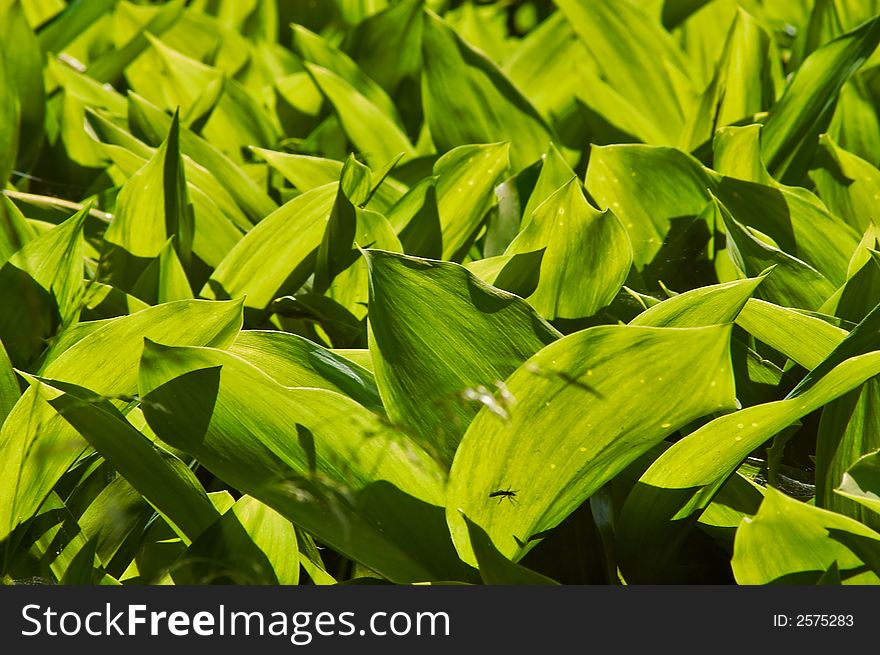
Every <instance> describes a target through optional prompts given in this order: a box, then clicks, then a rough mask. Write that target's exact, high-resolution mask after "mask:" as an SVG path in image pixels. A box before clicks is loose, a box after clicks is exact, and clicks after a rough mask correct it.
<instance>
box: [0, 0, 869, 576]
mask: <svg viewBox="0 0 880 655" xmlns="http://www.w3.org/2000/svg"><path fill="white" fill-rule="evenodd" d="M877 5H878V3H877V2H875V1H873V0H872V1H870V2H865V1H860V2H849V1H847V0H817V1H816V2H807V0H780V1H779V2H774V3H758V2H751V1H746V0H742V1H741V2H738V3H737V2H734V1H733V0H710V1H708V2H707V1H706V0H702V1H696V2H687V1H681V0H666V1H665V2H661V1H659V0H658V1H657V2H650V3H636V2H634V1H633V0H613V1H612V0H590V1H586V0H556V2H549V1H545V0H506V1H499V2H492V3H479V4H478V3H475V2H458V1H455V2H452V1H443V0H425V1H424V2H422V1H420V0H402V1H399V2H388V1H384V0H376V1H371V2H343V1H342V0H335V1H332V2H331V1H327V2H322V3H297V2H274V1H271V0H254V1H252V2H233V1H231V0H210V1H209V0H194V1H192V2H189V3H185V2H183V0H171V1H169V2H163V3H146V2H129V1H124V0H94V1H90V2H71V3H64V2H62V1H61V0H39V1H33V2H25V3H22V2H19V1H18V0H5V1H3V0H0V179H2V180H3V182H4V184H5V189H4V191H3V194H2V196H0V344H2V348H0V423H2V428H0V453H2V456H0V575H2V576H3V580H4V581H6V582H14V581H21V580H33V579H37V580H44V581H47V582H53V583H54V582H58V583H80V584H82V583H86V584H98V583H100V584H119V583H125V584H130V583H149V584H153V583H176V584H193V583H196V584H200V583H217V582H227V583H230V582H231V583H241V584H253V583H261V584H279V583H280V584H298V583H314V584H333V583H344V582H348V581H350V580H355V579H367V580H374V581H390V582H393V583H404V584H407V583H417V582H432V583H446V582H468V583H478V582H481V581H482V582H484V583H487V584H497V583H510V584H551V583H553V582H562V583H608V584H619V583H621V582H625V583H681V582H714V583H728V582H731V583H732V582H738V583H742V584H761V583H770V582H792V581H793V582H801V583H820V582H821V583H823V584H824V583H877V582H880V517H878V497H880V481H878V480H880V479H878V476H877V475H876V469H877V458H878V454H877V452H878V449H880V383H878V379H877V375H878V374H880V305H878V301H880V252H878V250H880V242H878V239H880V228H878V227H877V225H876V207H877V206H878V202H877V201H878V198H880V171H878V169H877V168H876V166H877V164H878V157H880V118H878V107H880V59H878V57H880V55H878V50H877V46H878V43H880V16H878V15H877V14H878V10H877V9H878V7H877Z"/></svg>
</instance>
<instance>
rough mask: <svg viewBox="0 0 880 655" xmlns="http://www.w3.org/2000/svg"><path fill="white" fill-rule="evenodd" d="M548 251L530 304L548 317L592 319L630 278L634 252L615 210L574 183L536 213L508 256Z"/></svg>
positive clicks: (571, 181) (576, 182) (549, 200)
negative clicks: (595, 202)
mask: <svg viewBox="0 0 880 655" xmlns="http://www.w3.org/2000/svg"><path fill="white" fill-rule="evenodd" d="M542 248H544V249H546V250H545V251H544V256H543V258H542V260H541V273H540V279H539V280H538V286H537V288H536V289H535V291H534V293H532V294H531V295H529V296H527V298H528V300H529V303H530V304H531V305H532V306H533V307H534V308H535V309H536V310H537V311H538V312H539V313H540V314H541V315H542V316H544V317H546V318H548V319H554V318H557V317H559V318H581V317H586V316H592V315H593V314H595V313H596V312H598V311H599V310H600V309H602V308H603V307H605V306H606V305H608V304H609V303H610V302H611V301H612V300H614V297H615V296H616V295H617V292H618V291H619V290H620V287H621V286H622V285H623V282H624V280H626V277H627V275H628V274H629V269H630V266H631V264H632V248H631V247H630V243H629V238H628V237H627V234H626V230H625V229H624V228H623V226H622V225H621V224H620V221H619V220H618V219H617V217H616V216H615V215H614V214H613V213H612V212H611V211H610V210H607V209H606V210H605V211H604V212H599V211H597V210H595V209H593V207H591V206H590V204H589V203H588V202H587V199H586V198H584V194H583V192H582V191H581V184H580V181H579V180H578V179H577V178H572V179H571V180H570V181H568V183H567V184H565V185H564V186H563V187H562V188H560V189H559V190H558V191H556V193H554V194H553V195H552V196H550V197H549V198H548V199H547V200H545V201H544V202H543V203H542V204H541V205H539V206H538V207H537V209H535V211H534V212H533V213H532V215H531V218H530V220H529V222H528V224H527V225H526V226H525V227H524V228H523V229H522V231H521V232H520V233H519V235H517V237H516V238H515V239H514V240H513V242H512V243H511V244H510V246H509V247H508V248H507V250H506V251H505V253H504V254H505V255H517V254H525V253H529V252H534V251H536V250H539V249H542Z"/></svg>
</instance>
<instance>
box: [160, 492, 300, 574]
mask: <svg viewBox="0 0 880 655" xmlns="http://www.w3.org/2000/svg"><path fill="white" fill-rule="evenodd" d="M172 576H173V577H174V582H175V583H176V584H224V583H225V584H251V585H253V584H274V585H277V584H282V585H295V584H297V583H298V581H299V547H298V545H297V538H296V530H295V528H294V527H293V525H291V523H290V522H289V521H288V520H287V519H285V518H284V517H283V516H281V515H280V514H279V513H278V512H276V511H275V510H273V509H272V508H271V507H268V506H266V505H264V504H263V503H261V502H260V501H258V500H256V499H255V498H251V497H250V496H242V497H241V498H239V499H238V500H237V501H236V503H235V504H234V505H233V506H232V507H231V508H229V509H228V510H226V512H225V513H224V514H223V516H221V517H220V518H219V519H218V520H217V521H216V522H215V523H214V525H212V526H210V527H209V528H208V529H207V530H205V532H204V533H203V534H202V535H201V536H200V537H199V538H198V539H197V540H196V541H195V542H194V543H193V544H192V545H191V546H190V547H189V548H187V550H186V552H185V553H184V554H183V555H182V556H181V559H180V560H179V561H178V562H177V563H176V565H175V567H174V569H173V571H172Z"/></svg>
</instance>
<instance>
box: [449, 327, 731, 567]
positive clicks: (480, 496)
mask: <svg viewBox="0 0 880 655" xmlns="http://www.w3.org/2000/svg"><path fill="white" fill-rule="evenodd" d="M730 331H731V328H730V325H723V326H712V327H705V328H687V329H671V328H650V327H630V326H600V327H594V328H590V329H587V330H583V331H581V332H577V333H575V334H572V335H569V336H567V337H565V338H563V339H560V340H559V341H557V342H555V343H553V344H551V345H549V346H546V347H545V348H543V349H542V350H540V351H539V352H538V353H537V354H536V355H534V356H533V357H532V358H531V359H529V360H528V361H527V362H526V363H525V364H523V365H522V366H520V367H519V368H518V369H517V370H516V371H515V372H514V373H513V374H512V375H511V376H510V377H508V378H507V380H506V381H505V383H504V384H505V386H506V388H507V392H508V393H509V394H510V396H511V397H512V400H511V401H510V406H509V409H508V410H507V411H506V413H505V415H500V414H499V413H497V412H493V411H492V409H493V408H491V407H484V408H483V409H482V410H481V411H480V413H479V414H477V416H476V417H475V418H474V420H473V422H472V423H471V424H470V426H469V427H468V430H467V432H466V433H465V435H464V437H463V438H462V441H461V444H460V445H459V448H458V450H457V452H456V455H455V460H454V461H453V464H452V469H451V471H450V474H449V484H448V488H447V496H448V497H447V508H448V509H447V520H448V521H449V526H450V531H451V533H452V538H453V541H454V542H455V544H456V547H457V548H458V550H459V553H460V554H461V555H462V558H463V559H464V560H465V561H467V562H473V552H472V550H471V546H470V544H469V540H468V535H467V529H466V527H465V525H464V523H463V521H462V520H461V518H460V516H459V514H458V511H459V510H462V511H464V512H465V514H466V515H467V516H468V517H472V520H473V521H474V522H476V523H478V524H479V525H480V526H481V527H483V529H485V530H486V532H487V533H488V534H489V537H490V538H491V539H492V541H493V542H494V543H495V545H496V547H497V548H498V550H499V551H500V552H501V553H502V554H503V555H505V556H506V557H509V558H511V559H513V560H516V559H518V558H519V557H520V556H522V554H523V553H525V552H526V551H528V550H529V549H530V548H531V547H532V546H533V545H534V540H535V539H537V538H539V536H540V535H541V533H543V532H544V531H546V530H550V529H552V528H554V527H556V526H557V525H558V524H559V523H560V522H561V521H562V520H563V519H564V518H565V517H566V516H568V515H569V514H570V513H571V512H572V511H574V510H575V509H576V508H577V507H578V506H579V505H580V504H581V503H582V502H583V501H584V500H586V499H587V498H589V497H590V495H591V494H592V493H593V492H595V491H596V490H597V489H599V488H600V487H601V486H602V485H603V484H605V483H606V482H608V481H609V480H611V479H612V478H613V477H614V476H615V475H617V474H618V473H619V472H620V471H622V470H623V469H624V468H625V467H626V466H627V465H629V464H630V463H631V462H633V461H634V460H635V459H636V458H637V457H639V456H640V455H641V454H643V453H644V452H646V451H648V450H649V449H650V448H651V447H652V446H654V445H655V444H656V443H658V442H659V441H661V440H662V439H664V438H665V437H667V436H669V435H670V434H672V433H673V432H674V431H675V430H677V429H679V428H681V427H683V426H684V425H687V424H688V423H689V422H691V421H693V420H694V419H696V418H698V417H700V416H704V415H706V414H709V413H711V412H716V411H721V410H725V409H730V408H732V407H733V406H734V389H733V374H732V368H731V362H730V353H729V342H730ZM633 372H634V373H633ZM659 386H662V388H663V390H664V393H663V394H659V395H658V394H657V388H658V387H659ZM525 435H527V439H528V447H527V448H523V444H524V441H523V439H524V438H526V436H525ZM507 489H510V490H513V491H516V500H517V501H518V503H517V504H513V503H499V502H497V500H496V499H495V498H494V497H492V496H491V495H490V494H492V493H494V492H495V491H496V490H507Z"/></svg>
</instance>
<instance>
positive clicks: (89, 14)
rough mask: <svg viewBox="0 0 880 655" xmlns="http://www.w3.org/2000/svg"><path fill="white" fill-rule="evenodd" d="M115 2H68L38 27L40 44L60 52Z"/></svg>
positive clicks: (46, 48)
mask: <svg viewBox="0 0 880 655" xmlns="http://www.w3.org/2000/svg"><path fill="white" fill-rule="evenodd" d="M117 2H118V0H90V1H89V2H71V3H68V4H67V6H66V7H65V8H64V11H62V12H61V13H59V14H57V15H56V16H55V17H54V18H52V20H51V21H50V22H49V23H47V24H46V25H44V26H43V27H42V28H41V29H40V34H39V37H40V45H41V46H42V47H43V50H44V51H45V52H51V53H54V54H56V55H58V54H61V52H62V51H63V50H64V48H65V47H66V46H67V45H68V44H70V42H71V41H73V40H74V39H76V37H77V36H79V35H80V34H82V33H83V32H84V31H86V29H87V28H88V27H89V26H90V25H91V24H92V23H94V22H95V21H97V20H98V19H99V18H100V17H101V16H103V15H104V14H106V13H107V12H108V11H110V9H112V8H113V6H114V5H115V4H116V3H117Z"/></svg>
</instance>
